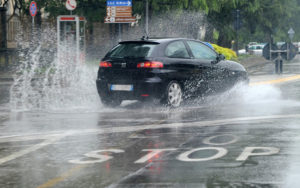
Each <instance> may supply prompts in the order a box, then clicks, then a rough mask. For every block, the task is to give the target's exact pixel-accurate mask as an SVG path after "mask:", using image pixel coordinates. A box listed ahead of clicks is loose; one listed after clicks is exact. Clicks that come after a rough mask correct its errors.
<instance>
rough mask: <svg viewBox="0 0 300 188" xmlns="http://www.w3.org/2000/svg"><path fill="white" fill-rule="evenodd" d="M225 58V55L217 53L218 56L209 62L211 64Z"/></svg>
mask: <svg viewBox="0 0 300 188" xmlns="http://www.w3.org/2000/svg"><path fill="white" fill-rule="evenodd" d="M225 59H226V58H225V56H224V55H223V54H218V56H217V57H216V60H215V61H212V62H211V63H212V64H217V63H219V62H220V61H223V60H225Z"/></svg>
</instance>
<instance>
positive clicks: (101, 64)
mask: <svg viewBox="0 0 300 188" xmlns="http://www.w3.org/2000/svg"><path fill="white" fill-rule="evenodd" d="M100 67H103V68H107V67H112V65H111V63H110V62H107V61H101V62H100Z"/></svg>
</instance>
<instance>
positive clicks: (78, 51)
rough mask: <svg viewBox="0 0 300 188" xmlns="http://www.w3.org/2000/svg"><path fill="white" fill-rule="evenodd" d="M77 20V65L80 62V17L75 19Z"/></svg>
mask: <svg viewBox="0 0 300 188" xmlns="http://www.w3.org/2000/svg"><path fill="white" fill-rule="evenodd" d="M75 20H76V61H77V63H79V62H80V35H79V32H80V30H79V24H80V23H79V17H78V16H76V17H75Z"/></svg>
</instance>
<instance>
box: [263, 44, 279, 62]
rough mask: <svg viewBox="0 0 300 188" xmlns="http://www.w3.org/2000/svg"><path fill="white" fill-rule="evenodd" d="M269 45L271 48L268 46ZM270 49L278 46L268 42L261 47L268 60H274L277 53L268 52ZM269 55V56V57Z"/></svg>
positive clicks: (276, 48)
mask: <svg viewBox="0 0 300 188" xmlns="http://www.w3.org/2000/svg"><path fill="white" fill-rule="evenodd" d="M270 46H271V48H270ZM270 49H271V50H278V47H277V46H276V45H275V44H272V45H270V43H268V44H266V45H265V47H264V48H263V56H264V58H266V59H268V60H274V59H276V58H277V57H278V53H270ZM270 55H271V58H270Z"/></svg>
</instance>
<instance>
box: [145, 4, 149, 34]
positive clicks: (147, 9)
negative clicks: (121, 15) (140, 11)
mask: <svg viewBox="0 0 300 188" xmlns="http://www.w3.org/2000/svg"><path fill="white" fill-rule="evenodd" d="M145 9H146V19H145V31H146V37H149V2H148V0H146V7H145Z"/></svg>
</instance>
